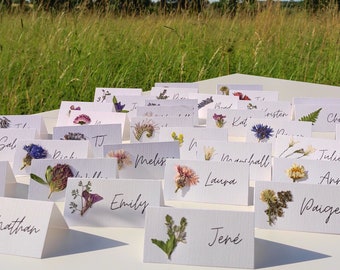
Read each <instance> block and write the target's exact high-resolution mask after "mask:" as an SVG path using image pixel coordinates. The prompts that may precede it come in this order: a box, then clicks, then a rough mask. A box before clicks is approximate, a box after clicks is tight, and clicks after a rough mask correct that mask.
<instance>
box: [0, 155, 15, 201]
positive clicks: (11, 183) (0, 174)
mask: <svg viewBox="0 0 340 270" xmlns="http://www.w3.org/2000/svg"><path fill="white" fill-rule="evenodd" d="M15 185H16V179H15V176H14V174H13V171H12V168H11V166H10V165H9V162H8V161H0V197H10V196H11V195H12V194H13V193H12V192H13V190H14V188H15Z"/></svg>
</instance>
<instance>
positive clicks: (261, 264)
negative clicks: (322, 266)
mask: <svg viewBox="0 0 340 270" xmlns="http://www.w3.org/2000/svg"><path fill="white" fill-rule="evenodd" d="M328 257H330V256H329V255H326V254H322V253H318V252H314V251H310V250H307V249H303V248H297V247H293V246H290V245H285V244H281V243H277V242H273V241H268V240H264V239H259V238H255V268H256V269H258V268H266V267H274V266H279V265H285V264H293V263H299V262H304V261H311V260H318V259H324V258H328Z"/></svg>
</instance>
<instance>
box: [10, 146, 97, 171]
mask: <svg viewBox="0 0 340 270" xmlns="http://www.w3.org/2000/svg"><path fill="white" fill-rule="evenodd" d="M89 149H90V147H89V142H88V141H84V140H82V141H65V140H20V141H18V142H17V150H16V151H15V155H14V162H13V172H14V174H15V175H17V174H18V175H20V174H22V175H27V174H28V173H29V172H30V169H31V166H30V165H31V162H32V160H33V159H57V160H60V159H73V158H75V159H77V158H88V157H91V156H90V155H89V151H90V150H89Z"/></svg>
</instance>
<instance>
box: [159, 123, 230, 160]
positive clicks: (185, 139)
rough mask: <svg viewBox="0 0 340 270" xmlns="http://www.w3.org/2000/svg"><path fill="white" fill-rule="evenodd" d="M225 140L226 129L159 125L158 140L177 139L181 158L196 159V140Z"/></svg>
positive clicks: (226, 135)
mask: <svg viewBox="0 0 340 270" xmlns="http://www.w3.org/2000/svg"><path fill="white" fill-rule="evenodd" d="M211 139H214V140H216V141H221V142H227V141H228V130H227V129H225V128H220V129H216V128H205V127H161V129H160V132H159V141H174V140H175V141H178V143H179V150H180V156H181V159H190V160H196V159H197V141H198V140H211Z"/></svg>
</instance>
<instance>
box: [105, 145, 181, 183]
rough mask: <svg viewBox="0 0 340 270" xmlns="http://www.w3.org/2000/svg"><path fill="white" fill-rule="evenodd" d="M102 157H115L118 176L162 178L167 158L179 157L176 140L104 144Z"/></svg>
mask: <svg viewBox="0 0 340 270" xmlns="http://www.w3.org/2000/svg"><path fill="white" fill-rule="evenodd" d="M103 151H104V157H113V158H116V159H117V163H118V175H119V178H132V179H134V178H137V179H141V178H142V179H163V177H164V168H165V164H166V159H167V158H179V157H180V154H179V145H178V142H175V141H173V142H150V143H129V144H114V145H104V150H103Z"/></svg>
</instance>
